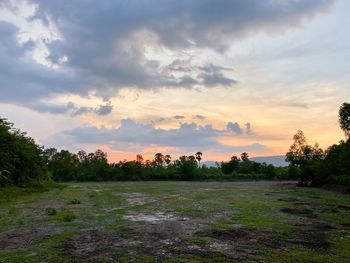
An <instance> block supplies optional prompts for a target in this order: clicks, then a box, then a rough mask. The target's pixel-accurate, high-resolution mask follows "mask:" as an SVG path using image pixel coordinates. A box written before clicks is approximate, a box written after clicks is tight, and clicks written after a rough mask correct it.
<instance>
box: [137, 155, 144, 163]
mask: <svg viewBox="0 0 350 263" xmlns="http://www.w3.org/2000/svg"><path fill="white" fill-rule="evenodd" d="M136 162H137V163H143V157H142V155H141V154H137V155H136Z"/></svg>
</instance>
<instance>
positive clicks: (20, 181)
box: [0, 118, 49, 187]
mask: <svg viewBox="0 0 350 263" xmlns="http://www.w3.org/2000/svg"><path fill="white" fill-rule="evenodd" d="M0 149H1V153H0V187H1V186H2V187H3V186H7V185H18V186H28V185H40V184H43V183H44V182H45V181H47V180H49V176H48V173H47V168H46V165H45V158H44V155H43V150H42V148H41V147H40V146H38V145H37V144H35V142H34V140H33V139H32V138H30V137H28V136H27V135H26V133H24V132H21V131H20V130H18V129H15V128H13V124H12V123H10V122H8V121H7V120H6V119H3V118H0Z"/></svg>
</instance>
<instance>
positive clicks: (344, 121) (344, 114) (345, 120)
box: [339, 102, 350, 139]
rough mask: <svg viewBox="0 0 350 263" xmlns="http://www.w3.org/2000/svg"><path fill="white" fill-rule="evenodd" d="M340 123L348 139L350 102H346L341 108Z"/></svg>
mask: <svg viewBox="0 0 350 263" xmlns="http://www.w3.org/2000/svg"><path fill="white" fill-rule="evenodd" d="M339 124H340V128H341V129H342V130H343V131H344V133H345V136H346V138H347V139H349V138H350V103H346V102H344V103H343V104H342V105H341V106H340V109H339Z"/></svg>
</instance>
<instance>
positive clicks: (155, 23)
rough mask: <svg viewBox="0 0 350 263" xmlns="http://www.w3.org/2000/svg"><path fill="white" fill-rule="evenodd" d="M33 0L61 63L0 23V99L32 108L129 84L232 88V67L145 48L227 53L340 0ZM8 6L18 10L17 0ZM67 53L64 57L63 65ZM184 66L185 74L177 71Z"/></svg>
mask: <svg viewBox="0 0 350 263" xmlns="http://www.w3.org/2000/svg"><path fill="white" fill-rule="evenodd" d="M31 2H32V3H35V4H37V8H38V9H37V10H38V11H37V13H36V14H35V16H34V17H30V18H28V20H31V21H33V20H37V21H41V22H42V23H44V24H50V23H52V24H53V25H55V26H56V27H57V29H58V30H59V33H60V35H61V39H57V40H55V41H48V40H46V39H44V40H43V41H42V44H44V45H45V46H46V48H47V49H48V50H49V55H48V56H47V58H46V59H47V60H48V61H50V62H51V63H53V64H55V65H56V64H57V65H58V66H59V68H57V69H53V68H49V67H46V66H43V65H40V64H38V63H37V62H36V61H35V60H33V59H32V57H31V54H30V52H31V51H32V50H33V46H35V45H37V43H34V42H32V41H29V42H27V43H25V44H22V45H19V44H18V41H17V36H18V34H19V30H18V28H15V27H14V26H11V25H9V24H6V23H3V22H0V38H1V42H0V58H1V59H0V86H1V96H0V101H2V102H13V103H18V104H22V105H24V106H28V107H33V106H32V105H34V106H35V103H34V102H36V101H39V100H40V99H43V98H45V99H46V98H48V97H51V96H54V95H55V94H66V93H69V94H78V95H82V96H86V95H89V94H94V95H97V96H100V97H102V98H105V99H108V98H110V97H112V96H115V95H116V94H117V92H118V90H119V89H120V88H124V87H127V88H139V89H154V88H159V87H185V88H193V87H196V86H205V87H215V86H225V87H229V86H232V85H233V84H235V83H236V82H237V81H236V80H233V79H231V78H230V77H228V76H226V75H225V72H226V71H227V69H226V68H225V67H220V66H217V65H213V64H210V65H203V66H197V70H198V71H199V72H198V74H196V75H194V74H193V71H191V70H189V67H188V65H186V63H183V62H181V61H174V62H173V63H172V64H171V65H170V66H169V67H167V68H166V69H165V68H164V67H163V66H161V65H160V63H159V61H156V60H150V59H149V58H147V57H146V56H145V49H146V46H152V45H160V46H164V47H166V48H168V49H170V50H173V51H176V50H189V49H191V48H197V49H198V48H199V49H200V48H210V49H214V50H216V51H219V52H221V51H223V50H225V49H226V48H227V47H228V46H229V45H231V44H232V43H234V41H236V40H238V39H242V38H244V37H248V36H250V35H254V34H257V33H260V32H265V33H267V34H271V33H272V34H280V33H284V32H285V31H287V30H289V29H291V28H298V27H300V25H302V24H303V23H305V21H306V20H309V19H311V18H313V17H315V16H316V15H317V14H320V13H323V12H326V11H328V10H329V9H330V7H331V6H332V4H333V2H334V1H332V0H308V1H294V0H290V1H287V0H286V1H261V0H246V1H241V0H218V1H210V0H179V1H170V0H165V1H154V0H153V1H151V0H145V1H136V0H131V1H121V0H120V1H103V2H98V3H96V1H71V0H61V1H46V0H45V1H41V0H33V1H31ZM8 6H10V7H11V6H13V8H16V5H15V4H13V5H11V4H8ZM63 58H66V62H65V63H61V61H63V60H62V59H63ZM180 71H181V72H182V73H181V74H180V75H177V74H174V73H175V72H180ZM190 73H192V74H190ZM28 101H30V102H31V103H29V104H28V103H27V102H28ZM85 110H87V109H85ZM110 110H111V108H110V107H108V106H107V107H104V108H101V109H100V110H98V111H97V112H96V113H97V114H102V115H103V114H106V113H108V112H109V111H110ZM58 111H59V110H58ZM63 111H64V110H63ZM81 111H82V112H84V109H81Z"/></svg>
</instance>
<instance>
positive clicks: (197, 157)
mask: <svg viewBox="0 0 350 263" xmlns="http://www.w3.org/2000/svg"><path fill="white" fill-rule="evenodd" d="M202 155H203V153H201V152H196V154H195V157H196V160H197V161H198V166H199V167H200V166H201V160H202Z"/></svg>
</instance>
